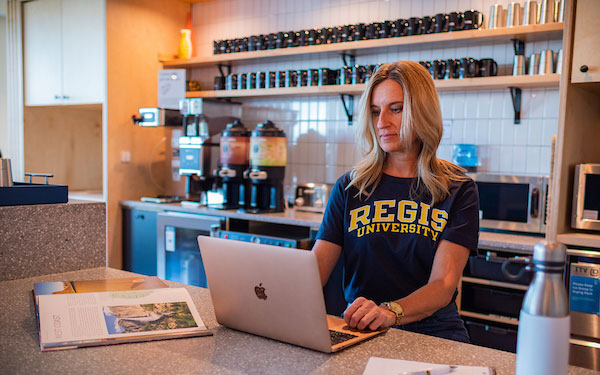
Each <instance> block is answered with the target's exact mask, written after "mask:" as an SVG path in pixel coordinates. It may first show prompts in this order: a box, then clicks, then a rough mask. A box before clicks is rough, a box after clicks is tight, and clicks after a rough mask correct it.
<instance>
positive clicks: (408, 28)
mask: <svg viewBox="0 0 600 375" xmlns="http://www.w3.org/2000/svg"><path fill="white" fill-rule="evenodd" d="M482 23H483V14H482V13H480V12H479V11H477V10H467V11H465V12H451V13H448V14H446V13H439V14H436V15H435V16H425V17H411V18H406V19H404V18H400V19H397V20H395V21H383V22H373V23H369V24H365V23H358V24H356V25H345V26H334V27H323V28H320V29H308V30H300V31H289V32H278V33H271V34H260V35H252V36H249V37H244V38H237V39H226V40H215V41H213V53H214V54H215V55H217V54H223V53H234V52H247V51H260V50H267V49H276V48H288V47H299V46H312V45H318V44H331V43H342V42H351V41H356V40H368V39H380V38H395V37H401V36H411V35H421V34H432V33H443V32H448V31H460V30H472V29H478V28H479V27H481V25H482Z"/></svg>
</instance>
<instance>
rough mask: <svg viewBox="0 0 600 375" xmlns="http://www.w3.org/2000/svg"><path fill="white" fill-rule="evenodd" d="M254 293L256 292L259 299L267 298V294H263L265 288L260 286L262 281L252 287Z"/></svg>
mask: <svg viewBox="0 0 600 375" xmlns="http://www.w3.org/2000/svg"><path fill="white" fill-rule="evenodd" d="M254 293H256V296H257V297H258V298H259V299H264V300H266V299H267V295H266V294H265V288H264V287H263V286H262V283H260V284H258V285H257V286H255V287H254Z"/></svg>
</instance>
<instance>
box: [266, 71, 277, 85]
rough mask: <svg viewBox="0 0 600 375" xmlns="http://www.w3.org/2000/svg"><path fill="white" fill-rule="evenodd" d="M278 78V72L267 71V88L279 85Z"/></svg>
mask: <svg viewBox="0 0 600 375" xmlns="http://www.w3.org/2000/svg"><path fill="white" fill-rule="evenodd" d="M276 78H277V74H276V72H267V74H266V79H265V88H266V89H272V88H275V87H277V84H276Z"/></svg>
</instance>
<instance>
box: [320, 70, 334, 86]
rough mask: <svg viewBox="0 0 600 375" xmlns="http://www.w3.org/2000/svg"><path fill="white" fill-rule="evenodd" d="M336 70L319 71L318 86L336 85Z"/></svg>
mask: <svg viewBox="0 0 600 375" xmlns="http://www.w3.org/2000/svg"><path fill="white" fill-rule="evenodd" d="M337 73H338V70H332V69H329V68H321V69H319V86H325V85H335V84H336V83H337Z"/></svg>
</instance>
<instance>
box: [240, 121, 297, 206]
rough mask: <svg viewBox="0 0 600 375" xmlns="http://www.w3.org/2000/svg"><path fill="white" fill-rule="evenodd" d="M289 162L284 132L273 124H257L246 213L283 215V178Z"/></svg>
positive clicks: (249, 169)
mask: <svg viewBox="0 0 600 375" xmlns="http://www.w3.org/2000/svg"><path fill="white" fill-rule="evenodd" d="M286 161H287V145H286V138H285V133H284V132H283V130H281V129H279V128H278V127H276V126H275V124H273V123H272V122H271V121H269V120H267V121H266V122H264V123H261V124H258V125H256V128H255V129H254V130H253V131H252V132H251V133H250V167H249V168H248V170H246V172H244V177H245V178H247V179H248V180H250V204H249V207H248V208H247V209H245V211H246V212H251V213H263V212H283V211H284V209H285V206H284V195H283V178H284V176H285V164H286Z"/></svg>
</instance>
